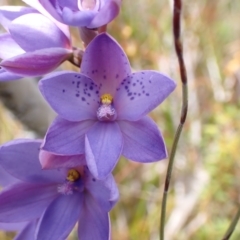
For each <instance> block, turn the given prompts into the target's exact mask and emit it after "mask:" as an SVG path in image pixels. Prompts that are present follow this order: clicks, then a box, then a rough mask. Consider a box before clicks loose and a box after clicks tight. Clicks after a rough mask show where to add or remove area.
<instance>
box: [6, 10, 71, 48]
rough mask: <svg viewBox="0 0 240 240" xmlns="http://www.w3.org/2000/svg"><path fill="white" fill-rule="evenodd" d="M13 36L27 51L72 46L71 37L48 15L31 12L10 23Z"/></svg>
mask: <svg viewBox="0 0 240 240" xmlns="http://www.w3.org/2000/svg"><path fill="white" fill-rule="evenodd" d="M9 31H10V34H11V36H12V38H13V39H14V40H15V41H16V42H17V43H18V44H19V45H20V47H21V48H23V49H24V50H25V51H26V52H31V51H35V50H39V49H44V48H55V47H56V48H70V42H69V39H68V38H67V37H66V36H65V34H64V33H63V32H62V31H61V30H60V29H59V28H58V27H57V26H56V25H55V24H54V23H53V22H52V21H50V20H49V19H48V18H47V17H45V16H43V15H41V14H38V13H31V14H27V15H23V16H21V17H19V18H17V19H15V20H14V21H13V22H12V24H10V25H9Z"/></svg>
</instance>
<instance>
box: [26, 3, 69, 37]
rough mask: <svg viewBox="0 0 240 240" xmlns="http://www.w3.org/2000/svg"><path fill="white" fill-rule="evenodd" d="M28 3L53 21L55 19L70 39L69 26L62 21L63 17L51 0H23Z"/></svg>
mask: <svg viewBox="0 0 240 240" xmlns="http://www.w3.org/2000/svg"><path fill="white" fill-rule="evenodd" d="M23 1H24V2H25V3H27V4H28V5H30V6H32V7H33V8H35V9H37V10H38V11H39V12H40V13H42V14H43V15H44V16H46V17H48V18H49V19H50V20H51V21H53V22H54V23H55V24H56V25H57V26H58V27H59V28H60V29H61V30H62V32H63V33H64V34H65V35H66V37H67V38H68V39H70V32H69V27H68V26H67V25H65V24H63V23H62V17H61V16H60V15H59V13H58V12H57V11H56V9H55V8H54V7H53V6H52V4H51V2H50V1H49V0H34V1H33V0H23Z"/></svg>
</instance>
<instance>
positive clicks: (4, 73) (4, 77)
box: [0, 67, 22, 81]
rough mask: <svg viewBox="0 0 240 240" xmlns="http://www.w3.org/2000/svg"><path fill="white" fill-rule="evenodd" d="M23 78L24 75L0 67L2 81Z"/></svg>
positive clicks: (0, 79)
mask: <svg viewBox="0 0 240 240" xmlns="http://www.w3.org/2000/svg"><path fill="white" fill-rule="evenodd" d="M21 78H22V76H20V75H17V74H14V73H10V72H7V71H6V70H4V69H3V68H1V67H0V81H12V80H17V79H21Z"/></svg>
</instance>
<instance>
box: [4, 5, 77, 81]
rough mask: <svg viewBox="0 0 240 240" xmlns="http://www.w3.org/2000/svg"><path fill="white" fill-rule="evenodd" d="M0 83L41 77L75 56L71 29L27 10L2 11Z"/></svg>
mask: <svg viewBox="0 0 240 240" xmlns="http://www.w3.org/2000/svg"><path fill="white" fill-rule="evenodd" d="M0 23H1V24H2V25H3V26H4V27H5V28H6V30H7V33H3V34H1V35H0V58H1V59H3V61H2V62H1V63H0V66H1V67H2V68H1V69H0V80H2V81H7V80H16V79H20V78H22V77H23V76H41V75H43V74H46V73H49V72H51V71H52V70H54V69H55V68H57V67H58V66H59V65H60V64H61V63H62V62H63V61H65V60H68V59H70V58H71V57H72V55H73V50H72V46H71V40H70V33H69V30H68V27H67V26H66V25H63V24H62V23H56V21H55V22H53V21H51V20H50V19H49V18H47V17H45V16H43V15H42V14H40V13H38V12H37V11H36V10H35V9H32V8H26V7H12V6H4V7H0Z"/></svg>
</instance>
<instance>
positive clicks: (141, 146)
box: [118, 117, 167, 162]
mask: <svg viewBox="0 0 240 240" xmlns="http://www.w3.org/2000/svg"><path fill="white" fill-rule="evenodd" d="M118 124H119V126H120V128H121V131H122V134H123V139H124V147H123V153H122V154H123V156H125V157H126V158H128V159H131V160H133V161H136V162H154V161H158V160H161V159H164V158H166V157H167V151H166V147H165V144H164V140H163V137H162V135H161V133H160V131H159V130H158V127H157V125H156V124H155V123H154V122H153V121H152V119H151V118H149V117H143V118H142V119H140V120H138V121H136V122H129V121H119V122H118Z"/></svg>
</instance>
